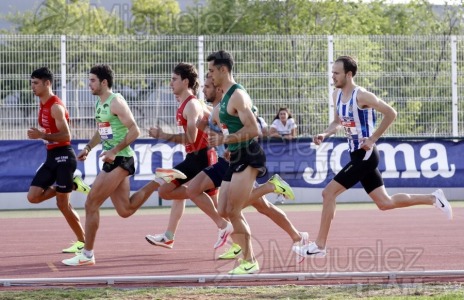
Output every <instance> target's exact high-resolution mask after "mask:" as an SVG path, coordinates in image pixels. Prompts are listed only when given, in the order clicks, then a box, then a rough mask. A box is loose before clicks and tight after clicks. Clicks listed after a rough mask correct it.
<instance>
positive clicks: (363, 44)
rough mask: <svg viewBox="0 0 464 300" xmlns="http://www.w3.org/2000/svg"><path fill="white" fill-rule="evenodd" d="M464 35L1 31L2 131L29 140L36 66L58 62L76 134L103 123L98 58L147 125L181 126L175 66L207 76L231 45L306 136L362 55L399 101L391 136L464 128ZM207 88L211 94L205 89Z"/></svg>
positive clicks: (258, 99) (380, 87)
mask: <svg viewBox="0 0 464 300" xmlns="http://www.w3.org/2000/svg"><path fill="white" fill-rule="evenodd" d="M463 40H464V37H463V36H451V37H446V36H423V37H421V36H419V37H418V36H219V35H218V36H144V37H141V36H120V37H116V36H50V35H47V36H35V35H34V36H27V35H1V36H0V57H1V60H0V68H1V71H0V76H1V80H0V93H1V94H0V123H1V125H2V126H1V129H0V139H7V140H9V139H24V138H25V137H26V135H25V133H26V130H27V128H28V127H29V126H35V124H36V123H37V121H36V117H37V107H38V104H37V102H38V100H37V99H36V98H35V97H33V95H32V93H31V91H30V87H29V78H30V73H31V72H32V71H33V70H34V69H35V68H38V67H41V66H44V65H46V66H48V67H50V68H51V69H52V70H53V72H54V73H55V75H56V76H55V78H56V79H55V84H54V89H55V92H56V93H57V94H58V95H59V96H60V97H61V98H62V99H63V100H64V101H66V103H67V106H68V110H69V112H70V115H71V118H72V119H73V121H72V131H73V136H74V138H88V137H90V136H91V135H92V132H93V130H94V126H95V125H94V121H93V120H92V118H93V115H94V113H93V108H94V101H95V97H94V96H92V95H91V94H90V92H89V90H88V87H87V77H88V71H89V69H90V67H91V66H92V65H94V64H97V63H108V64H110V65H111V66H112V67H113V69H114V70H115V74H116V77H115V87H114V90H115V91H118V92H121V93H122V94H123V95H124V96H125V97H126V99H127V101H128V103H129V105H130V106H131V107H132V110H133V113H134V115H135V118H136V120H137V122H138V123H139V126H140V127H141V128H146V127H148V126H150V125H152V124H159V125H164V126H166V127H169V128H174V127H175V123H174V112H175V109H176V101H175V100H174V97H173V96H172V94H171V91H170V89H169V86H168V82H169V79H170V76H171V70H172V68H173V67H174V66H175V65H176V64H177V63H179V62H181V61H184V62H191V63H194V64H195V65H196V66H198V68H199V74H200V75H201V76H200V80H201V82H203V77H204V74H205V73H206V71H207V70H206V68H207V64H206V62H205V59H206V57H207V56H208V54H209V53H211V52H213V51H217V50H219V49H225V50H227V51H230V52H231V53H232V54H233V55H234V57H235V60H236V65H235V77H236V80H237V81H238V82H240V83H242V84H243V85H244V86H245V87H246V88H247V90H248V92H249V93H250V95H251V96H252V99H253V101H254V103H255V105H256V106H257V107H258V108H259V113H260V115H261V116H262V117H264V118H265V120H266V121H267V122H268V123H271V122H272V120H273V118H274V116H275V114H276V113H277V110H278V108H279V107H281V106H287V107H289V108H290V110H291V112H292V114H293V117H294V118H295V120H296V121H297V123H298V125H299V134H300V135H301V136H310V135H312V134H314V133H317V132H320V131H321V130H323V129H324V128H325V127H326V126H327V124H328V122H329V120H331V119H332V118H333V111H332V110H333V104H332V103H331V100H330V96H329V95H330V93H331V92H332V90H333V89H332V86H331V70H330V68H331V64H332V63H333V61H334V60H335V59H336V57H337V56H339V55H353V56H356V57H357V59H358V62H359V72H358V75H357V83H358V84H359V85H361V86H364V87H366V88H367V89H368V90H370V91H372V92H374V93H375V94H377V95H378V96H379V97H381V98H382V99H384V100H385V101H387V102H388V103H390V104H392V105H393V106H394V107H395V108H396V109H397V111H398V113H399V114H398V119H397V121H396V122H395V123H394V125H393V126H392V127H391V128H390V129H389V131H388V132H387V136H417V137H435V136H440V137H460V136H464V113H463V106H464V102H463V100H462V99H461V98H462V97H460V93H461V94H462V91H463V90H464V84H463V82H462V80H461V78H462V77H463V75H464V74H463V73H464V71H463V70H464V61H463V57H464V47H463ZM200 96H202V95H200Z"/></svg>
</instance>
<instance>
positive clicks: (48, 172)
mask: <svg viewBox="0 0 464 300" xmlns="http://www.w3.org/2000/svg"><path fill="white" fill-rule="evenodd" d="M76 167H77V160H76V154H75V153H74V150H73V148H72V147H71V146H63V147H57V148H53V149H51V150H47V159H46V160H45V163H43V164H42V165H41V166H40V167H39V169H38V170H37V172H36V174H35V176H34V178H33V179H32V182H31V186H38V187H41V188H43V189H44V190H45V189H47V188H48V187H50V186H52V185H53V184H54V183H55V184H56V191H57V192H58V193H70V192H72V190H73V176H74V171H75V170H76Z"/></svg>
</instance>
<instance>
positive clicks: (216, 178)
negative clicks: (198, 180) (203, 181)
mask: <svg viewBox="0 0 464 300" xmlns="http://www.w3.org/2000/svg"><path fill="white" fill-rule="evenodd" d="M228 168H229V162H228V161H227V160H225V159H224V158H223V157H219V158H218V162H217V163H215V164H214V165H212V166H209V167H207V168H205V169H203V172H205V173H206V175H208V177H209V178H210V179H211V181H213V183H214V187H216V188H217V187H220V186H221V183H222V178H224V175H225V174H226V172H227V169H228Z"/></svg>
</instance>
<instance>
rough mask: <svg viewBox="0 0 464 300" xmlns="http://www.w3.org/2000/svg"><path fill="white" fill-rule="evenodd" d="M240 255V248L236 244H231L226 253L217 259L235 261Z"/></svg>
mask: <svg viewBox="0 0 464 300" xmlns="http://www.w3.org/2000/svg"><path fill="white" fill-rule="evenodd" d="M240 253H242V248H240V246H239V245H238V244H235V243H234V244H232V246H230V248H229V249H227V251H225V252H224V253H222V254H221V255H219V256H218V259H235V258H237V256H239V255H240Z"/></svg>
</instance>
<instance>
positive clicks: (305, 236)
mask: <svg viewBox="0 0 464 300" xmlns="http://www.w3.org/2000/svg"><path fill="white" fill-rule="evenodd" d="M300 235H301V240H300V241H299V242H295V243H293V248H295V247H303V246H305V245H307V244H308V243H309V233H307V232H300ZM304 259H305V257H304V256H301V255H299V254H298V253H297V255H296V262H297V263H299V264H301V263H302V262H303V260H304Z"/></svg>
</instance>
